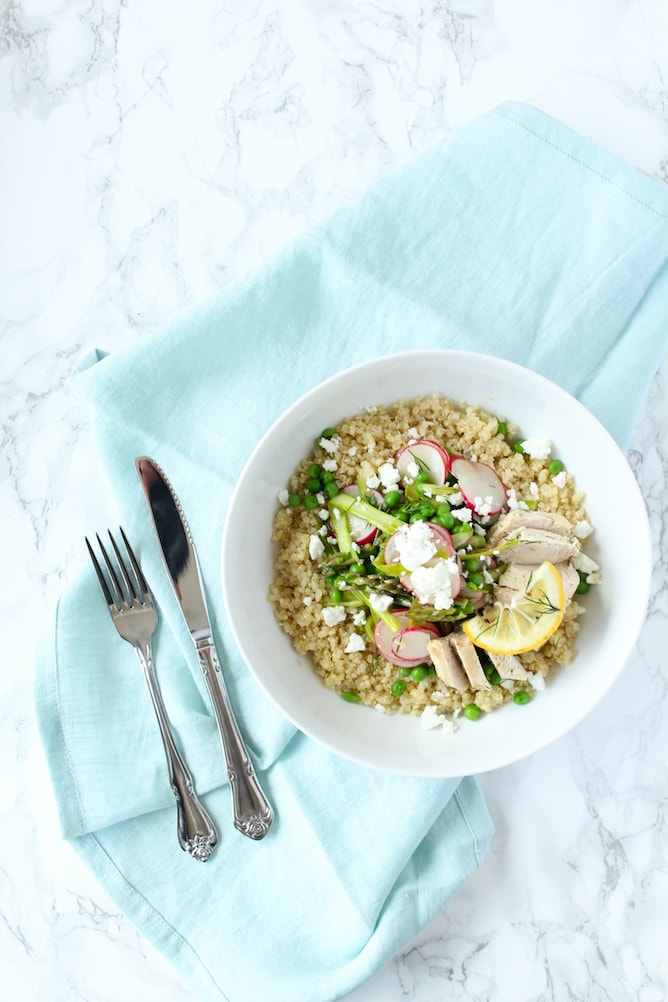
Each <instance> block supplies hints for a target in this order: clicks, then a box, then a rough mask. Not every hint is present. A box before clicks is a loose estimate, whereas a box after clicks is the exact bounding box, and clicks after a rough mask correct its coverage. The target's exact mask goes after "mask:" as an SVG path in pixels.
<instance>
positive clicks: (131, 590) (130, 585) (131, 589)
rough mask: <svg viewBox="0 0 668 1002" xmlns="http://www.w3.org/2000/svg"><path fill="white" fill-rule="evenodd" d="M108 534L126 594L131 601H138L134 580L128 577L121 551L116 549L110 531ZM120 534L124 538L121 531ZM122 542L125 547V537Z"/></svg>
mask: <svg viewBox="0 0 668 1002" xmlns="http://www.w3.org/2000/svg"><path fill="white" fill-rule="evenodd" d="M108 534H109V539H110V540H111V545H112V546H113V548H114V553H115V554H116V559H117V560H118V567H119V569H120V572H121V576H122V578H123V581H124V582H125V587H126V588H127V592H128V594H129V596H130V599H131V600H132V599H134V600H135V601H138V600H139V595H138V594H137V589H136V587H135V585H136V579H135V580H133V579H132V577H131V576H130V573H129V571H128V569H127V566H126V564H125V561H124V560H123V557H122V555H121V551H120V550H119V548H118V546H117V544H116V540H115V539H114V537H113V536H112V534H111V530H108ZM121 534H122V535H123V536H124V534H123V530H122V529H121ZM124 541H125V545H126V547H127V545H128V543H127V540H126V539H125V537H124ZM133 567H134V565H133Z"/></svg>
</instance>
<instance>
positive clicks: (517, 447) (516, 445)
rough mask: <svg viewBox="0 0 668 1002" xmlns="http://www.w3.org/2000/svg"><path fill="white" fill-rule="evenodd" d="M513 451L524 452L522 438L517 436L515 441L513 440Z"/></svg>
mask: <svg viewBox="0 0 668 1002" xmlns="http://www.w3.org/2000/svg"><path fill="white" fill-rule="evenodd" d="M513 452H522V453H523V452H524V441H523V439H521V438H518V439H517V440H516V441H515V442H513Z"/></svg>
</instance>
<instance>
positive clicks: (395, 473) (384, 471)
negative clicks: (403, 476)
mask: <svg viewBox="0 0 668 1002" xmlns="http://www.w3.org/2000/svg"><path fill="white" fill-rule="evenodd" d="M378 476H379V477H380V482H381V484H382V485H383V487H384V488H385V490H390V488H392V487H394V486H395V485H396V484H398V483H399V480H400V474H399V470H398V469H397V468H396V466H393V465H392V463H383V465H382V466H381V468H380V469H379V470H378Z"/></svg>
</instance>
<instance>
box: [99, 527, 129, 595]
mask: <svg viewBox="0 0 668 1002" xmlns="http://www.w3.org/2000/svg"><path fill="white" fill-rule="evenodd" d="M95 536H96V539H97V544H98V546H99V547H100V552H101V553H102V556H103V557H104V562H105V564H106V565H107V570H108V571H109V578H110V581H111V587H112V589H113V591H114V592H115V595H114V602H115V604H116V605H117V606H122V605H127V604H128V602H127V601H126V596H125V594H124V593H123V589H122V587H121V582H120V581H119V580H118V575H117V574H116V570H115V568H114V565H113V564H112V562H111V560H110V559H109V554H108V553H107V551H106V550H105V548H104V544H103V542H102V540H101V539H100V536H99V533H97V532H96V533H95ZM112 542H113V540H112Z"/></svg>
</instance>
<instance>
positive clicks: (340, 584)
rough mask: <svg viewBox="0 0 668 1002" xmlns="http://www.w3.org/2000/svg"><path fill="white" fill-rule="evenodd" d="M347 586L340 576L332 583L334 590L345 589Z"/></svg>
mask: <svg viewBox="0 0 668 1002" xmlns="http://www.w3.org/2000/svg"><path fill="white" fill-rule="evenodd" d="M347 584H348V582H347V581H346V579H345V578H344V577H343V576H342V575H340V576H339V577H338V578H336V580H335V581H334V587H335V588H345V587H346V585H347Z"/></svg>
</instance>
